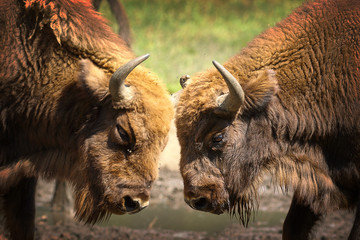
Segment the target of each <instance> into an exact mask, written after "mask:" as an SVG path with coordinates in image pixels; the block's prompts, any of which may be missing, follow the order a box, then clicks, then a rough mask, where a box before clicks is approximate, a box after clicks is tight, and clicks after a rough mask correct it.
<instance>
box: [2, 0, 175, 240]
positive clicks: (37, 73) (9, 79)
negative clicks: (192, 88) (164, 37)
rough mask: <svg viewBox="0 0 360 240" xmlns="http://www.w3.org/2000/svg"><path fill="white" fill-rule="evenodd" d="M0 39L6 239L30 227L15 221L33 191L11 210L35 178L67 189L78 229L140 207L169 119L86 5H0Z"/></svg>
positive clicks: (157, 88) (148, 80) (57, 1)
mask: <svg viewBox="0 0 360 240" xmlns="http://www.w3.org/2000/svg"><path fill="white" fill-rule="evenodd" d="M0 32H1V34H0V48H1V49H0V65H1V70H0V81H1V86H0V92H1V96H0V115H1V116H0V141H1V147H0V164H1V168H0V190H1V191H0V193H1V195H2V196H4V197H5V198H6V201H5V202H6V203H7V204H8V206H7V212H6V214H7V215H6V216H5V217H6V218H8V223H7V226H8V227H9V228H11V229H10V231H12V232H17V231H16V229H17V227H19V226H21V227H24V226H25V225H26V224H29V222H30V223H31V222H33V218H32V219H31V214H28V215H27V216H29V219H27V218H24V217H23V216H15V215H14V212H21V211H18V209H17V207H18V206H19V205H24V208H29V209H31V208H33V206H31V204H32V203H33V197H31V195H32V194H33V191H34V188H33V187H26V189H28V191H24V193H21V194H24V195H26V196H29V198H30V200H31V199H32V200H31V201H30V200H29V201H28V202H27V203H22V202H20V200H16V201H13V202H12V200H14V198H15V197H16V196H17V195H16V194H15V193H19V192H20V191H19V189H20V190H21V189H23V188H24V187H25V185H26V184H30V185H31V186H33V185H34V184H36V178H37V177H38V176H42V177H45V178H49V179H51V178H58V179H66V180H69V181H71V182H72V183H73V184H74V186H75V192H76V206H75V207H76V215H77V217H78V218H79V219H80V220H82V221H85V222H89V223H95V222H96V221H99V220H101V219H103V218H105V217H107V216H108V215H109V214H110V213H111V212H114V213H120V214H122V213H126V212H135V210H139V209H140V208H141V207H142V205H143V203H144V206H146V204H147V201H148V198H149V190H150V187H151V184H152V182H153V181H154V180H155V178H156V176H157V169H158V166H157V160H158V155H159V153H160V152H161V151H162V149H163V148H164V145H165V144H166V139H167V133H168V131H169V127H170V121H171V118H172V115H173V107H172V103H171V102H170V98H169V95H168V93H167V92H166V90H165V87H164V86H163V84H161V83H160V81H159V80H158V78H157V77H156V76H155V75H154V74H153V73H151V72H150V71H149V70H147V69H145V68H143V67H141V66H138V67H136V66H137V64H139V63H140V62H139V63H136V64H134V63H133V62H134V61H135V60H134V61H130V60H132V59H133V58H134V54H133V53H132V51H131V50H130V49H129V48H128V47H127V45H126V44H125V42H124V41H123V40H122V39H120V38H119V37H118V36H117V35H116V34H114V33H113V32H112V31H111V30H110V28H109V27H108V26H107V25H106V24H105V21H104V20H103V19H102V18H101V17H100V15H99V14H98V13H96V12H95V11H94V10H93V9H92V6H91V4H90V1H72V0H54V1H42V0H31V1H30V0H28V1H1V2H0ZM146 58H147V56H145V58H141V59H146ZM137 59H138V58H137ZM136 61H139V60H136ZM141 61H143V60H141ZM128 62H129V63H128ZM130 63H132V65H131V66H132V67H131V68H130V67H129V66H130V65H129V64H130ZM120 66H126V69H130V70H127V72H126V76H127V77H126V76H125V75H124V74H123V75H121V76H120V75H119V74H117V73H118V71H119V70H117V68H118V67H120ZM134 67H136V68H135V69H133V68H134ZM121 69H125V67H124V68H121ZM131 69H133V70H132V71H131ZM121 71H122V70H121ZM121 71H120V73H122V72H121ZM129 71H131V72H130V74H129ZM114 72H115V73H116V74H117V75H116V74H113V73H114ZM115 75H116V76H117V77H119V76H120V77H119V78H120V79H121V78H122V80H121V82H120V80H119V81H118V80H117V79H115V80H114V81H115V82H116V81H118V82H119V84H118V86H119V90H116V89H115V90H116V91H113V92H115V94H119V95H117V96H116V98H115V97H114V95H113V92H111V91H109V88H110V89H111V86H109V79H113V76H115ZM123 76H125V77H126V79H125V77H123ZM114 78H115V77H114ZM124 79H125V80H124ZM124 81H125V82H124ZM115 85H116V84H115ZM121 89H125V90H127V91H128V92H127V93H128V94H130V93H131V95H130V96H126V98H125V97H122V95H121V94H122V93H121V91H122V90H121ZM120 90H121V91H120ZM115 99H116V100H115ZM34 179H35V181H34ZM25 183H26V184H25ZM26 186H27V185H26ZM134 199H135V200H134ZM132 200H134V202H131V204H130V205H131V206H130V208H133V209H128V208H127V207H128V206H126V205H127V203H126V202H129V201H132ZM138 202H139V203H138ZM16 204H18V205H16ZM128 205H129V204H128ZM137 205H139V206H137ZM12 211H13V212H12ZM14 219H17V220H16V221H15V220H14ZM13 220H14V221H13ZM21 224H23V225H21ZM24 229H25V230H24ZM24 229H23V230H24V231H20V232H22V233H24V234H31V230H29V232H30V233H29V232H27V230H26V227H24ZM26 236H28V235H26ZM26 236H25V235H21V236H17V237H18V238H19V239H20V238H23V239H25V238H27V237H26Z"/></svg>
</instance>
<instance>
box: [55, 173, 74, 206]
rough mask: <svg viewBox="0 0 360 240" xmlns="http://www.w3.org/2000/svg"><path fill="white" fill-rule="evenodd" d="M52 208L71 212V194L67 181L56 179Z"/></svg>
mask: <svg viewBox="0 0 360 240" xmlns="http://www.w3.org/2000/svg"><path fill="white" fill-rule="evenodd" d="M51 209H52V210H53V211H56V212H71V209H72V206H71V195H70V194H69V193H68V191H67V186H66V182H65V181H60V180H56V182H55V189H54V194H53V198H52V200H51Z"/></svg>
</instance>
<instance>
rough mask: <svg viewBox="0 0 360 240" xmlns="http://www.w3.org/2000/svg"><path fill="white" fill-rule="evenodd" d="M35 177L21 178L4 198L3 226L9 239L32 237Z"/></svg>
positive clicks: (22, 239)
mask: <svg viewBox="0 0 360 240" xmlns="http://www.w3.org/2000/svg"><path fill="white" fill-rule="evenodd" d="M36 182H37V178H35V177H32V178H23V179H22V180H21V181H19V183H18V184H17V185H15V186H14V187H12V188H10V190H9V191H7V192H6V193H5V194H4V196H3V198H4V213H5V226H6V229H8V230H9V233H10V236H11V239H14V240H17V239H19V240H20V239H21V240H24V239H26V240H27V239H33V238H34V229H35V221H34V220H35V189H36Z"/></svg>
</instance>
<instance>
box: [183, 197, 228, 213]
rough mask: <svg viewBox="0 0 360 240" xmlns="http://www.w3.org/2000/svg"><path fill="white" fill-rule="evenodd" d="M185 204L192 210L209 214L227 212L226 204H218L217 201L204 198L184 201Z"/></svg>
mask: <svg viewBox="0 0 360 240" xmlns="http://www.w3.org/2000/svg"><path fill="white" fill-rule="evenodd" d="M185 202H186V203H187V204H188V205H189V206H190V207H191V208H192V209H195V210H198V211H203V212H210V213H213V214H217V215H220V214H223V213H224V212H226V211H228V210H229V204H228V202H224V203H219V202H217V201H211V200H209V199H207V198H206V197H199V198H195V199H187V198H186V199H185Z"/></svg>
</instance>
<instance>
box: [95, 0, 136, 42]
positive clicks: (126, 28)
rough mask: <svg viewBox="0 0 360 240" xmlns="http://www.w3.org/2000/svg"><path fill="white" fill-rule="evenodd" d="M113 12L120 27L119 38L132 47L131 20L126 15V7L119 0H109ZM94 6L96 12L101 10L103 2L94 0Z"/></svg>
mask: <svg viewBox="0 0 360 240" xmlns="http://www.w3.org/2000/svg"><path fill="white" fill-rule="evenodd" d="M107 1H108V3H109V5H110V9H111V12H112V13H113V14H114V16H115V19H116V22H117V24H118V26H119V32H118V34H119V36H120V37H121V38H122V39H123V40H124V41H125V42H126V44H127V45H128V46H129V47H131V31H130V23H129V19H128V17H127V15H126V11H125V8H124V6H123V5H122V4H121V2H120V1H118V0H107ZM92 2H93V5H94V8H95V9H96V10H99V8H100V5H101V2H102V0H93V1H92Z"/></svg>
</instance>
